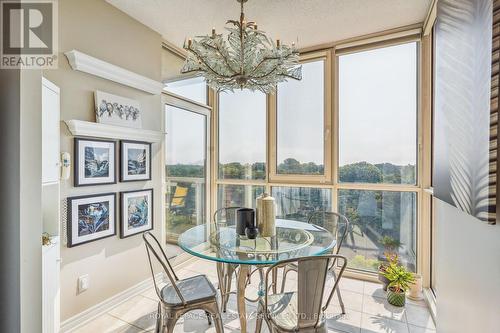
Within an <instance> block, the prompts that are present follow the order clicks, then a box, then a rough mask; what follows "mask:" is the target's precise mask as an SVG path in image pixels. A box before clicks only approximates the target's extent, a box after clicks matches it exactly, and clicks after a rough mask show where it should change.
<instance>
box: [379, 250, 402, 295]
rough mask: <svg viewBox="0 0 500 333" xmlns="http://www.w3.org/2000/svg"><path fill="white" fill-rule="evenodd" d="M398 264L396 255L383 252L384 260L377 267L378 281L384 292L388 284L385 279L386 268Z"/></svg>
mask: <svg viewBox="0 0 500 333" xmlns="http://www.w3.org/2000/svg"><path fill="white" fill-rule="evenodd" d="M398 262H399V258H398V255H397V253H390V252H385V260H384V261H381V262H380V264H379V266H378V280H379V281H380V282H382V285H383V289H384V291H387V286H388V285H389V283H390V281H389V280H388V279H387V278H386V277H385V273H386V271H387V267H389V266H390V265H392V264H394V265H397V264H398Z"/></svg>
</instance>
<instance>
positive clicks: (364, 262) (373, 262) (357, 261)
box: [349, 254, 378, 271]
mask: <svg viewBox="0 0 500 333" xmlns="http://www.w3.org/2000/svg"><path fill="white" fill-rule="evenodd" d="M349 267H352V268H357V269H362V270H369V271H373V270H377V268H378V260H377V259H371V258H366V257H365V256H362V255H360V254H357V255H355V256H354V258H352V259H351V260H350V261H349Z"/></svg>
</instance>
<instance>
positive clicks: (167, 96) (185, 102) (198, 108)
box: [161, 91, 212, 265]
mask: <svg viewBox="0 0 500 333" xmlns="http://www.w3.org/2000/svg"><path fill="white" fill-rule="evenodd" d="M161 103H162V116H161V118H162V132H163V138H162V149H161V156H162V158H161V160H162V166H163V170H162V171H161V181H162V194H163V199H162V228H161V233H162V235H161V239H162V244H165V245H166V244H167V220H166V219H167V214H166V213H167V205H166V202H165V195H166V193H167V186H168V184H167V176H166V173H165V165H166V160H167V159H166V157H167V156H166V155H167V152H166V149H167V135H168V133H167V128H166V121H167V117H166V111H167V107H168V106H172V107H176V108H179V109H183V110H185V111H187V112H193V113H196V114H199V115H202V116H204V117H205V207H204V211H205V221H204V223H205V225H206V232H207V236H208V235H209V233H210V194H211V183H210V173H211V168H210V166H211V163H210V162H211V161H210V157H211V154H210V147H211V140H210V139H211V138H210V124H211V119H210V118H211V113H212V108H211V107H210V106H207V105H202V104H200V103H197V102H194V101H191V100H189V99H187V98H184V97H182V96H179V95H176V94H173V93H170V92H167V91H163V92H162V96H161ZM207 240H208V237H207ZM189 259H191V256H190V255H189V254H187V253H182V254H180V255H177V256H175V257H173V258H172V259H170V260H171V261H172V264H174V265H179V264H181V263H184V262H185V261H186V260H189Z"/></svg>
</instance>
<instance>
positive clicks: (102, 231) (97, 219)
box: [67, 193, 116, 247]
mask: <svg viewBox="0 0 500 333" xmlns="http://www.w3.org/2000/svg"><path fill="white" fill-rule="evenodd" d="M115 203H116V194H115V193H108V194H97V195H87V196H81V197H71V198H68V216H67V230H68V247H72V246H76V245H80V244H83V243H88V242H91V241H94V240H97V239H101V238H105V237H109V236H112V235H116V228H115V221H116V214H115Z"/></svg>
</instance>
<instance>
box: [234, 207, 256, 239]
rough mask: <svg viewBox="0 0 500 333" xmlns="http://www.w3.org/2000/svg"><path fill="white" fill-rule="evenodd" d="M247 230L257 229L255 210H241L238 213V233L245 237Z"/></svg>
mask: <svg viewBox="0 0 500 333" xmlns="http://www.w3.org/2000/svg"><path fill="white" fill-rule="evenodd" d="M246 228H255V209H253V208H240V209H238V210H237V211H236V233H237V234H238V235H240V236H245V229H246Z"/></svg>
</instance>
